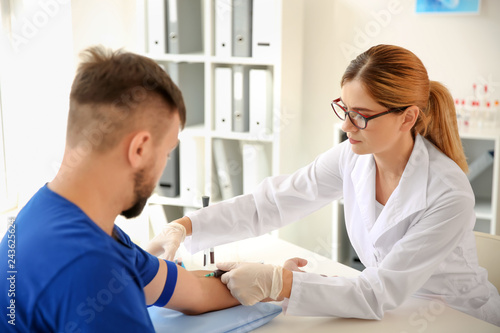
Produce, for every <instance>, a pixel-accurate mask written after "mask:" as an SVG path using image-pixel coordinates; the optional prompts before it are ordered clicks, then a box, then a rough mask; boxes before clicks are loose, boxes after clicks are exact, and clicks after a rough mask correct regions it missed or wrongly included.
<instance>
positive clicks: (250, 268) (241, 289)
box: [217, 262, 283, 305]
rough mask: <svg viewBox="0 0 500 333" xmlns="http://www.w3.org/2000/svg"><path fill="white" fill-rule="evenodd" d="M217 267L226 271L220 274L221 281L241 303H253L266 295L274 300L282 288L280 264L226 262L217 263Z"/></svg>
mask: <svg viewBox="0 0 500 333" xmlns="http://www.w3.org/2000/svg"><path fill="white" fill-rule="evenodd" d="M217 268H219V269H221V270H223V271H228V272H227V273H225V274H224V275H222V276H221V281H222V283H224V284H225V285H227V287H228V289H229V290H230V291H231V295H233V297H235V298H236V299H237V300H238V301H240V303H241V304H243V305H254V304H255V303H257V302H260V301H262V300H263V299H265V298H268V297H269V298H271V299H274V300H276V299H278V296H279V294H280V293H281V289H282V288H283V268H282V267H280V266H274V265H264V264H258V263H246V262H242V263H238V262H226V263H218V264H217Z"/></svg>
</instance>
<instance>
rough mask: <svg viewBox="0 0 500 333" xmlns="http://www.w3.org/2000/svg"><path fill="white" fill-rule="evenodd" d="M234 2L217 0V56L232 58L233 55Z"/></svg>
mask: <svg viewBox="0 0 500 333" xmlns="http://www.w3.org/2000/svg"><path fill="white" fill-rule="evenodd" d="M232 7H233V4H232V0H215V55H216V56H219V57H230V56H231V54H232V47H231V39H232V30H233V27H232V17H233V8H232Z"/></svg>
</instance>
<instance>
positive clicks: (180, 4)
mask: <svg viewBox="0 0 500 333" xmlns="http://www.w3.org/2000/svg"><path fill="white" fill-rule="evenodd" d="M166 18H167V50H168V53H175V54H179V53H196V52H203V28H202V23H203V19H202V18H203V16H202V12H201V1H200V0H167V10H166Z"/></svg>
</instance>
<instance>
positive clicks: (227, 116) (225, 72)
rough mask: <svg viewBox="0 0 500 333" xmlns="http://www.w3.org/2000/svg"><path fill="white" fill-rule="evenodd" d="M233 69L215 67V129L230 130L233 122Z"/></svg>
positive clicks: (226, 131)
mask: <svg viewBox="0 0 500 333" xmlns="http://www.w3.org/2000/svg"><path fill="white" fill-rule="evenodd" d="M232 114H233V71H232V69H231V68H230V67H216V68H215V130H216V131H220V132H225V133H228V132H231V131H232V126H233V125H232V124H233V121H232V120H233V119H232V118H233V116H232Z"/></svg>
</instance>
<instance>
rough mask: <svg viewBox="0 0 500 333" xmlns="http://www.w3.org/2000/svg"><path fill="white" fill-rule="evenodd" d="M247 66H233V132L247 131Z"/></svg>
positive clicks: (248, 127)
mask: <svg viewBox="0 0 500 333" xmlns="http://www.w3.org/2000/svg"><path fill="white" fill-rule="evenodd" d="M248 107H249V105H248V68H246V67H245V66H242V65H235V66H234V67H233V132H248V131H249V129H250V126H249V125H250V124H249V109H248Z"/></svg>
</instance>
